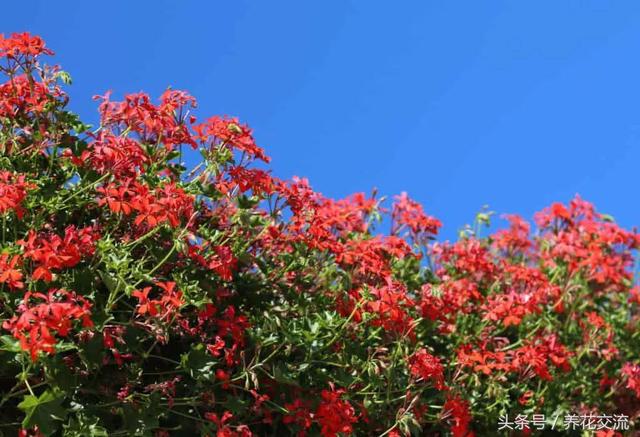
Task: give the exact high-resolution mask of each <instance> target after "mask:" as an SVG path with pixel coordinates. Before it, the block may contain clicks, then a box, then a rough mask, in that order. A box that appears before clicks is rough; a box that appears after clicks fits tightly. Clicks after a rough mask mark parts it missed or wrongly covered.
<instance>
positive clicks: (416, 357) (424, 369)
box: [409, 349, 445, 390]
mask: <svg viewBox="0 0 640 437" xmlns="http://www.w3.org/2000/svg"><path fill="white" fill-rule="evenodd" d="M409 370H410V371H411V375H412V376H413V377H414V378H417V379H423V380H425V381H431V382H432V383H433V385H434V386H435V388H437V389H438V390H443V389H444V388H445V386H444V367H442V364H441V363H440V359H439V358H438V357H434V356H433V355H431V354H430V353H429V352H427V350H426V349H420V350H418V351H417V352H416V353H414V354H413V355H412V356H411V357H409Z"/></svg>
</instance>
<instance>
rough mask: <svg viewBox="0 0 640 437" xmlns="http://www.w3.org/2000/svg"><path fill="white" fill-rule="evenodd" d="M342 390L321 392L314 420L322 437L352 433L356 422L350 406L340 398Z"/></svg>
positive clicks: (334, 436)
mask: <svg viewBox="0 0 640 437" xmlns="http://www.w3.org/2000/svg"><path fill="white" fill-rule="evenodd" d="M344 393H345V391H344V390H342V389H339V390H335V389H333V388H332V389H331V390H322V392H321V393H320V396H321V398H322V400H321V401H320V405H319V406H318V408H317V410H316V413H315V420H316V421H317V422H318V424H319V425H320V428H321V434H322V435H323V436H324V437H336V436H337V435H338V433H344V434H349V433H351V432H352V431H353V426H352V425H353V424H354V423H356V422H357V421H358V418H357V417H356V415H355V410H354V408H353V407H352V406H351V404H350V403H349V402H347V401H345V400H342V399H341V397H342V395H343V394H344Z"/></svg>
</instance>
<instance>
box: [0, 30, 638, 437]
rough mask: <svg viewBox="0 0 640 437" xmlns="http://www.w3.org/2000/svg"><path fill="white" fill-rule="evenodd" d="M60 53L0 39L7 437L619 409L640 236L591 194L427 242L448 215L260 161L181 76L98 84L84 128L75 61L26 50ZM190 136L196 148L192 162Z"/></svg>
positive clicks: (420, 421)
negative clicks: (341, 194)
mask: <svg viewBox="0 0 640 437" xmlns="http://www.w3.org/2000/svg"><path fill="white" fill-rule="evenodd" d="M51 54H52V52H51V51H50V50H49V49H47V48H46V46H45V44H44V42H43V41H42V40H41V39H40V38H38V37H35V36H32V35H30V34H27V33H24V34H14V35H12V36H10V37H7V38H5V37H0V57H1V59H2V67H0V69H1V71H2V73H3V75H4V76H5V79H6V81H5V82H4V83H3V84H2V85H0V151H1V153H2V156H1V157H0V217H1V220H2V235H1V238H2V246H1V254H0V317H1V318H2V336H1V337H0V340H1V343H0V395H1V396H0V432H2V433H3V435H4V434H6V435H11V434H16V433H19V435H22V436H27V435H65V436H106V435H109V436H118V435H122V436H128V435H142V436H146V435H153V436H166V435H185V436H192V435H211V436H213V435H217V436H250V435H290V434H295V435H299V436H304V435H310V436H311V435H323V436H337V435H348V434H356V435H382V436H400V435H448V434H451V433H452V434H453V435H454V436H469V435H472V434H473V433H474V432H475V433H477V434H480V435H494V434H495V433H496V432H497V423H498V421H499V419H500V417H501V416H503V415H505V414H509V415H510V416H516V415H517V414H523V415H524V414H528V415H531V414H545V415H546V417H548V418H552V417H554V416H555V417H557V416H558V415H561V414H565V413H569V412H574V413H589V412H595V413H603V412H606V413H619V414H622V413H624V414H628V415H630V416H631V417H632V419H633V417H634V415H635V414H636V412H637V410H638V405H639V404H638V395H640V364H639V363H638V361H639V358H638V353H637V351H638V347H639V345H640V344H639V341H640V340H639V338H638V337H639V336H638V330H637V324H638V304H639V303H640V298H639V296H640V294H639V293H638V289H636V288H634V287H633V280H634V278H633V274H632V264H633V258H632V254H633V252H634V251H635V250H636V249H637V247H638V244H639V243H640V238H639V237H638V235H637V234H636V233H635V232H629V231H626V230H624V229H621V228H620V227H619V226H617V225H616V224H615V223H614V222H613V221H612V220H611V219H610V217H608V216H606V215H603V214H600V213H598V212H596V210H595V209H594V207H593V206H592V205H591V204H589V203H587V202H585V201H583V200H581V199H580V198H579V197H576V198H575V199H573V200H572V201H571V202H570V203H569V204H568V205H562V204H559V203H557V204H553V205H552V206H551V207H549V208H547V209H545V210H543V211H542V212H540V213H539V214H537V215H536V217H535V225H536V227H535V230H534V231H532V230H531V229H530V224H529V223H527V222H525V221H524V220H523V219H521V218H519V217H516V216H509V217H508V220H509V226H508V227H507V228H505V229H502V230H499V231H497V232H495V233H494V234H492V235H489V236H487V237H481V236H480V235H479V230H478V229H479V227H478V229H476V230H467V231H465V232H463V233H462V235H461V237H460V239H459V241H457V242H455V243H448V242H446V243H437V242H435V237H436V235H437V232H438V229H439V228H440V222H439V221H438V220H437V219H435V218H433V217H430V216H428V215H427V214H426V213H425V212H424V211H423V208H422V206H421V205H420V204H418V203H416V202H415V201H413V200H411V199H410V198H409V197H408V196H407V195H406V194H402V195H400V196H397V197H395V198H394V199H393V201H392V202H391V204H390V205H389V204H387V203H386V202H385V201H384V199H382V198H377V197H376V196H375V195H372V196H367V195H365V194H363V193H358V194H354V195H352V196H350V197H348V198H346V199H341V200H333V199H330V198H327V197H324V196H322V195H321V194H320V193H317V192H315V191H313V189H312V188H311V187H310V185H309V183H308V181H307V180H305V179H298V178H294V179H292V180H280V179H278V178H275V177H273V176H272V175H271V174H270V173H269V172H268V171H267V170H264V168H265V164H266V163H268V162H269V158H268V157H267V155H266V154H265V152H264V151H263V149H261V148H260V147H259V146H257V145H256V143H255V141H254V138H253V136H252V132H251V130H250V129H249V128H248V127H247V126H245V125H243V124H241V123H240V122H239V121H238V120H237V119H235V118H227V117H212V118H210V119H208V120H206V121H204V122H199V121H197V120H196V118H195V117H194V116H193V115H192V112H193V110H194V108H195V105H196V101H195V99H194V98H193V97H191V96H190V95H188V94H187V93H185V92H182V91H175V90H167V91H166V92H165V93H164V94H162V96H160V98H159V100H158V101H157V102H154V101H153V100H152V99H151V98H150V97H149V96H148V95H146V94H144V93H140V94H133V95H127V96H126V97H125V98H124V100H123V101H112V100H110V97H109V94H107V95H105V96H101V97H97V99H98V100H99V102H100V103H99V114H100V125H99V127H98V128H96V129H93V130H92V128H91V127H90V126H87V125H85V124H83V123H82V122H81V121H80V120H79V118H78V117H77V116H76V115H74V114H72V113H71V112H69V111H68V110H67V109H66V105H67V102H68V97H67V95H66V94H65V92H64V91H63V89H62V87H63V85H64V84H65V83H68V82H69V76H68V74H66V73H65V72H63V71H62V70H60V69H59V68H57V67H47V66H45V65H43V64H42V63H41V62H40V61H39V59H40V58H41V57H42V56H43V55H51ZM189 148H192V149H193V150H197V151H198V152H199V153H200V156H201V160H200V162H199V163H198V164H197V165H196V166H194V167H191V168H185V166H184V165H183V164H182V159H183V152H184V151H185V150H188V149H189ZM486 221H488V215H487V214H485V213H482V214H480V215H478V220H477V222H478V225H481V224H482V223H483V222H486ZM385 223H386V224H390V229H388V230H387V231H386V232H385V231H384V229H383V228H384V226H383V224H385ZM376 226H377V227H376Z"/></svg>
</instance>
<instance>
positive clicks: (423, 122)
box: [0, 0, 640, 238]
mask: <svg viewBox="0 0 640 437" xmlns="http://www.w3.org/2000/svg"><path fill="white" fill-rule="evenodd" d="M639 23H640V3H638V2H632V1H617V2H613V1H608V2H603V1H601V0H600V1H562V2H558V1H535V2H533V1H529V2H524V1H518V2H514V1H492V2H479V1H466V2H442V1H405V2H372V1H365V0H362V1H347V0H344V1H322V2H310V1H299V0H298V1H294V0H291V1H257V0H256V1H253V2H249V1H243V0H235V1H225V2H221V1H215V0H211V1H187V0H183V1H177V0H176V1H159V0H155V1H153V2H152V1H146V2H145V1H109V2H88V1H65V2H53V1H44V0H43V1H36V0H29V1H11V2H6V4H4V5H3V13H2V15H1V16H0V32H4V33H9V32H13V31H24V30H28V31H31V32H32V33H36V34H39V35H41V36H43V37H44V38H45V39H46V41H47V43H48V45H49V46H50V47H51V48H52V49H54V50H55V51H56V55H57V56H56V58H55V60H56V62H57V63H59V64H61V65H62V66H63V68H64V69H65V70H67V71H69V72H70V73H71V75H72V77H73V79H74V84H73V86H72V87H71V88H70V89H69V93H70V94H71V97H72V105H71V106H72V108H73V109H74V110H75V111H77V112H79V113H80V114H81V115H83V117H84V118H85V119H89V120H95V119H96V110H95V103H94V102H93V101H92V100H91V97H92V96H93V95H95V94H102V93H103V92H104V91H106V90H108V89H112V90H113V91H114V93H115V94H116V95H121V94H123V93H128V92H137V91H141V90H144V91H147V92H149V93H151V94H152V95H155V96H157V95H159V94H160V93H161V92H162V91H163V90H164V89H165V88H166V87H167V86H169V85H171V86H172V87H173V88H178V89H186V90H188V91H190V92H191V93H192V94H193V95H194V96H195V97H197V99H198V101H199V110H198V114H199V116H201V117H202V118H204V117H207V116H209V115H213V114H229V115H237V116H238V117H240V118H241V120H243V121H245V122H247V123H249V124H250V125H251V126H252V127H253V128H254V133H255V136H256V138H257V141H258V143H259V144H260V145H261V146H263V147H264V148H265V149H266V150H267V152H268V154H269V155H271V157H272V158H273V161H272V164H273V169H274V173H275V174H276V175H277V176H280V177H290V176H293V175H299V176H306V177H309V179H310V180H311V183H312V185H313V186H314V188H316V189H317V190H318V191H321V192H322V193H324V194H326V195H329V196H333V197H341V196H345V195H347V194H349V193H351V192H354V191H367V192H369V191H370V190H371V188H372V187H377V188H378V190H379V192H381V193H383V194H388V195H393V194H396V193H399V192H401V191H407V192H408V193H409V194H410V195H411V196H412V197H414V198H415V199H416V200H419V201H421V202H422V203H423V204H424V206H425V209H426V211H427V212H429V213H430V214H433V215H435V216H437V217H439V218H440V219H441V220H443V222H444V223H445V228H444V232H443V236H444V237H446V238H455V235H456V231H457V230H458V229H459V228H460V227H462V226H463V225H464V224H465V223H468V222H470V221H472V220H473V217H474V215H475V213H476V212H477V211H478V210H479V209H480V207H481V206H482V205H484V204H488V205H489V206H490V207H491V209H492V210H495V211H497V212H499V213H518V214H522V215H524V216H525V217H530V216H531V215H532V214H533V212H535V211H536V210H539V209H541V208H542V207H544V206H546V205H548V204H550V203H551V202H553V201H568V200H570V199H571V198H572V197H573V196H574V195H575V194H576V193H579V194H580V195H582V197H584V198H586V199H587V200H590V201H593V202H594V203H595V204H596V206H597V207H598V208H599V209H600V210H601V211H603V212H606V213H609V214H612V215H613V216H614V217H615V218H616V219H617V221H618V222H620V223H622V224H623V225H625V226H628V227H631V226H633V225H636V224H640V208H638V206H637V203H638V195H637V191H638V190H637V189H638V179H639V176H638V175H640V173H639V172H638V165H639V164H640V159H639V158H640V108H639V105H638V102H640V83H639V81H640V56H639V55H640V26H639V25H638V24H639Z"/></svg>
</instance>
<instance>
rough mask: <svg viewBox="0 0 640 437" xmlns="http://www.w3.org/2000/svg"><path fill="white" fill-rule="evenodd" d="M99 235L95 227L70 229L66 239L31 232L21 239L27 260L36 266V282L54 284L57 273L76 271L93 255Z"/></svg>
mask: <svg viewBox="0 0 640 437" xmlns="http://www.w3.org/2000/svg"><path fill="white" fill-rule="evenodd" d="M98 236H99V234H98V231H97V230H96V229H95V228H93V227H86V228H82V229H77V228H76V227H75V226H68V227H67V228H66V229H65V231H64V236H63V237H60V236H59V235H57V234H54V233H51V232H41V233H36V232H35V231H33V230H31V231H29V234H28V235H27V238H26V240H20V241H18V244H19V245H20V246H22V248H23V249H24V258H26V259H30V260H32V261H33V263H34V265H35V266H36V268H35V270H34V271H33V274H32V275H31V277H32V279H34V280H43V281H52V280H53V272H54V271H59V270H62V269H65V268H72V267H74V266H76V265H77V264H78V263H79V262H80V261H81V260H82V258H84V257H86V256H91V255H93V252H94V250H95V241H96V237H98Z"/></svg>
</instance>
